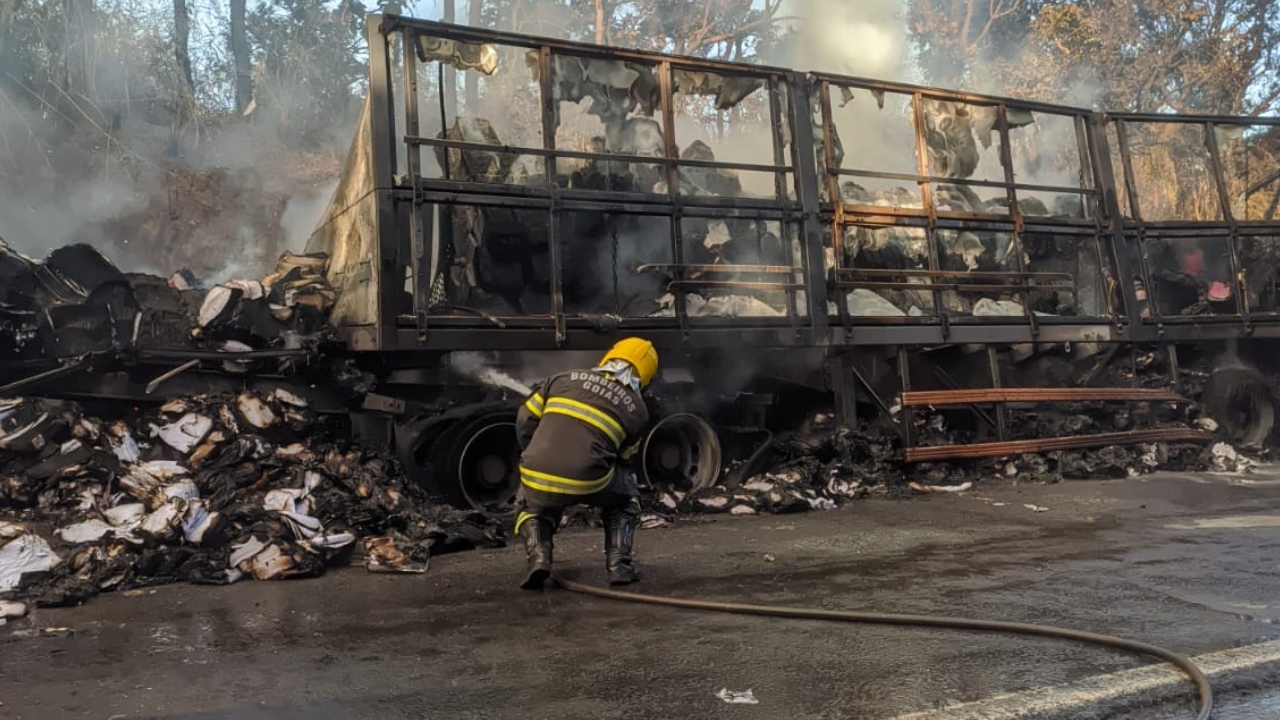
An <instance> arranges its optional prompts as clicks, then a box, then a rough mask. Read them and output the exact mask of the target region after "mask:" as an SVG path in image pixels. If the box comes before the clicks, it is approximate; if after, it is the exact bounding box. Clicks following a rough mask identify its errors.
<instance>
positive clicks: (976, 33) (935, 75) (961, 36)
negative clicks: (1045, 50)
mask: <svg viewBox="0 0 1280 720" xmlns="http://www.w3.org/2000/svg"><path fill="white" fill-rule="evenodd" d="M1030 12H1031V7H1030V5H1029V4H1028V3H1027V2H1024V0H912V1H911V3H910V7H909V10H908V13H907V27H908V29H909V31H910V33H911V35H912V36H913V37H914V39H915V41H916V44H917V47H918V49H919V61H920V65H921V70H922V71H923V72H924V74H925V76H926V77H927V78H928V80H929V81H930V82H932V83H934V84H936V85H941V86H945V87H960V86H962V85H964V84H966V81H968V80H969V79H970V75H971V73H972V72H974V70H975V69H977V66H979V65H982V64H984V62H985V61H986V60H987V58H988V57H989V56H990V55H991V54H992V53H993V52H995V53H998V52H1000V51H1001V49H1002V48H1004V47H1008V46H1009V45H1011V44H1015V43H1018V42H1020V41H1021V38H1022V37H1023V35H1024V32H1025V31H1024V30H1023V28H1025V27H1026V23H1027V19H1028V16H1029V14H1030Z"/></svg>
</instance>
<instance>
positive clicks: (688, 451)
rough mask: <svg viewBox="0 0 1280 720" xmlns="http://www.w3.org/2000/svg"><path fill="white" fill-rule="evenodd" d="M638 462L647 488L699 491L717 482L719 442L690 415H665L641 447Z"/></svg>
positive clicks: (706, 427) (704, 423)
mask: <svg viewBox="0 0 1280 720" xmlns="http://www.w3.org/2000/svg"><path fill="white" fill-rule="evenodd" d="M640 458H641V461H640V466H641V469H642V471H643V472H644V479H645V480H646V481H647V482H648V483H649V484H650V485H667V486H670V487H674V488H677V489H680V490H699V489H701V488H705V487H711V486H712V485H715V484H716V483H717V482H718V481H719V480H720V470H721V462H722V460H721V452H720V438H719V436H717V435H716V431H715V429H714V428H712V427H711V425H710V424H709V423H708V422H707V421H706V420H703V419H702V418H700V417H698V416H697V415H694V414H692V413H676V414H674V415H668V416H666V417H664V418H663V419H662V420H660V421H659V422H658V423H657V424H656V425H654V426H653V429H652V430H650V431H649V435H648V437H646V438H645V440H644V444H643V445H641V447H640Z"/></svg>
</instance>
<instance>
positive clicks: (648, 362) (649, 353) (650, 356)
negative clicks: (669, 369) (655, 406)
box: [600, 337, 658, 387]
mask: <svg viewBox="0 0 1280 720" xmlns="http://www.w3.org/2000/svg"><path fill="white" fill-rule="evenodd" d="M610 360H626V361H627V362H629V363H631V365H632V367H634V368H635V369H636V374H637V375H639V376H640V387H645V386H647V385H648V384H649V383H650V382H651V381H652V380H653V376H654V375H657V374H658V351H657V350H655V349H654V347H653V343H651V342H649V341H648V340H645V339H643V338H638V337H629V338H623V339H621V340H619V341H618V342H617V343H615V344H614V346H613V347H612V348H609V352H607V353H605V354H604V357H603V358H601V360H600V364H601V365H603V364H605V363H607V362H609V361H610Z"/></svg>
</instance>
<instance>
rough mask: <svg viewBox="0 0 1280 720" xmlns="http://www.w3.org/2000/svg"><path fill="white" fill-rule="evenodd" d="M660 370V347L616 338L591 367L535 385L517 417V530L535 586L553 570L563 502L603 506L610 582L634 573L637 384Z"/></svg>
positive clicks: (641, 410) (644, 420)
mask: <svg viewBox="0 0 1280 720" xmlns="http://www.w3.org/2000/svg"><path fill="white" fill-rule="evenodd" d="M657 372H658V352H657V350H655V349H654V347H653V343H651V342H649V341H648V340H644V339H641V338H635V337H632V338H626V339H623V340H620V341H619V342H618V343H617V344H616V345H614V346H613V348H612V349H610V350H609V352H607V353H605V354H604V357H603V358H602V359H601V360H600V364H599V365H598V366H597V367H594V368H591V369H590V370H574V371H570V372H564V373H560V374H559V375H553V376H551V377H550V378H548V379H547V380H546V381H545V382H543V383H542V384H540V385H537V386H535V387H534V388H533V393H532V394H531V395H530V396H529V398H528V399H527V400H526V401H525V403H524V405H522V406H521V407H520V411H519V413H518V414H517V416H516V436H517V439H518V440H519V442H520V450H521V456H520V492H519V495H518V498H517V507H518V514H517V515H516V526H515V532H516V534H517V535H519V536H520V537H521V538H523V539H524V546H525V555H526V559H527V561H528V564H529V567H528V575H527V576H526V577H525V580H524V583H522V584H521V587H523V588H525V589H527V590H536V589H538V588H541V587H542V585H543V583H544V582H546V580H547V578H548V577H550V575H551V549H552V542H551V537H552V535H554V534H555V531H556V528H557V527H559V525H560V518H561V516H562V515H563V513H564V510H565V508H567V507H569V506H570V505H577V504H584V505H591V506H594V507H599V508H602V509H603V520H604V552H605V567H606V568H607V569H608V572H609V584H610V585H627V584H629V583H633V582H636V581H638V580H639V579H640V574H639V573H638V572H637V571H636V568H635V566H634V565H633V564H632V561H631V545H632V539H633V538H634V536H635V531H636V523H637V521H638V520H639V518H640V498H639V493H638V491H637V487H636V475H635V472H634V470H632V469H631V468H630V467H629V466H630V464H631V463H630V461H631V460H632V458H634V457H635V455H636V453H637V452H638V451H639V449H640V441H641V435H640V433H641V431H642V430H643V429H644V428H645V426H646V425H647V424H648V422H649V411H648V409H647V408H646V407H645V404H644V398H643V397H642V396H641V394H640V393H641V390H643V389H644V388H645V387H647V386H648V385H649V383H650V382H651V381H652V380H653V377H654V375H656V374H657Z"/></svg>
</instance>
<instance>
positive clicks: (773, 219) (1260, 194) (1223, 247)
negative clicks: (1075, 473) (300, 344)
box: [307, 15, 1280, 507]
mask: <svg viewBox="0 0 1280 720" xmlns="http://www.w3.org/2000/svg"><path fill="white" fill-rule="evenodd" d="M368 47H369V88H368V96H367V99H366V104H365V107H364V109H363V112H362V115H361V118H360V121H359V126H358V128H357V131H356V136H355V139H354V142H353V144H352V146H351V150H350V153H349V155H348V158H347V161H346V166H345V168H344V171H343V176H342V178H341V181H340V184H339V187H338V189H337V191H336V192H335V195H334V198H333V200H332V202H331V204H330V207H329V209H328V211H327V212H326V215H325V217H324V219H323V220H322V222H321V223H320V224H319V225H318V227H317V229H316V230H315V232H314V234H313V235H312V237H311V239H310V241H309V245H308V248H307V250H308V252H309V253H326V254H327V255H328V260H329V264H328V269H327V273H328V279H329V282H330V284H331V285H332V286H333V287H334V288H335V289H336V290H337V293H338V294H337V300H336V305H335V306H334V308H333V310H332V313H331V317H330V321H331V323H332V324H333V325H334V326H335V327H336V328H337V330H338V332H339V334H340V336H341V339H342V341H343V342H344V344H345V352H348V353H349V354H350V356H351V357H353V358H355V359H356V361H357V362H358V363H359V364H360V366H361V367H362V368H363V369H364V370H365V371H367V372H369V373H371V374H372V375H374V376H375V377H376V378H377V386H376V388H375V389H374V390H373V392H370V393H368V394H367V395H365V396H364V397H363V400H362V401H361V406H360V408H359V409H358V410H356V411H355V412H353V413H351V416H352V417H353V418H354V422H355V426H356V430H357V432H358V433H359V434H362V435H365V436H369V437H374V438H378V439H380V440H381V441H383V442H387V443H390V444H393V445H394V446H395V447H396V448H397V451H398V453H399V456H400V457H401V459H402V460H403V461H404V462H405V464H406V465H407V466H408V469H409V470H410V471H411V472H413V473H417V474H418V475H419V476H421V477H423V478H424V479H425V480H426V481H427V482H429V483H430V484H432V485H433V486H435V488H436V489H437V490H440V491H442V492H446V493H449V494H451V495H452V496H453V497H454V499H455V500H457V501H458V502H460V503H463V504H470V505H473V506H477V507H488V506H492V504H493V503H500V502H501V501H502V500H505V499H506V498H507V497H509V495H510V493H511V492H512V490H513V487H514V478H515V477H516V476H517V474H516V467H515V462H516V450H515V448H514V442H513V433H512V430H511V428H512V425H511V423H512V420H513V413H514V407H515V406H516V405H517V404H518V402H519V401H520V399H521V398H519V397H506V398H500V399H497V400H494V398H493V391H492V390H491V389H485V388H482V383H480V382H476V381H474V380H466V379H464V378H467V377H471V378H474V377H475V373H470V374H467V373H465V372H464V373H460V372H459V371H460V370H465V369H466V368H465V367H463V366H464V365H466V364H467V363H469V362H473V359H471V360H460V359H459V358H460V355H461V352H462V351H467V352H468V353H478V354H479V355H480V357H481V358H482V359H483V361H484V364H485V366H486V367H506V368H508V369H519V370H522V371H525V372H526V374H529V375H531V376H532V375H537V374H539V372H543V371H546V370H551V369H553V368H563V367H565V366H566V365H567V364H568V363H570V362H577V360H572V361H571V360H569V359H567V358H566V357H565V356H564V353H566V352H581V353H583V356H582V357H583V358H584V361H589V360H594V359H595V358H596V357H597V353H598V352H599V351H600V350H602V349H604V348H606V347H608V346H609V345H611V344H612V343H613V342H614V341H616V340H617V339H618V338H620V337H622V336H624V335H642V336H644V337H646V338H648V339H650V340H652V341H653V342H654V343H655V344H656V345H657V347H658V349H659V352H660V355H661V358H662V361H663V370H662V373H663V377H664V379H665V380H666V381H667V382H665V383H663V384H664V385H665V386H666V387H667V388H673V389H672V390H670V391H669V394H668V395H667V396H664V397H662V398H659V399H658V401H659V404H660V405H661V411H660V412H658V413H655V427H654V430H653V432H652V434H651V435H650V437H649V442H648V444H647V446H646V448H645V450H644V469H645V472H646V474H647V475H649V478H650V480H655V481H656V480H662V479H667V480H679V481H681V482H685V483H690V484H693V485H695V486H701V485H709V484H713V483H715V482H718V480H719V477H720V475H721V473H722V466H723V464H724V463H722V457H721V454H722V447H721V441H722V440H723V439H724V438H725V436H726V432H725V431H727V430H732V429H734V428H745V427H755V428H759V427H766V426H771V425H772V424H773V423H774V422H779V421H782V422H790V423H792V424H793V425H794V424H796V423H797V422H798V417H799V416H804V415H808V416H811V415H812V409H813V403H812V402H806V407H805V408H804V409H803V410H801V411H800V412H799V413H796V412H793V408H789V407H788V402H784V401H785V400H791V399H794V398H795V397H797V392H808V393H811V394H809V395H806V396H804V397H806V398H818V399H819V400H821V399H823V398H825V399H826V400H827V401H830V407H831V409H832V410H833V412H834V413H835V415H836V416H837V417H838V418H839V419H840V420H841V421H842V422H843V423H845V424H847V425H849V426H851V427H855V428H859V427H867V426H868V425H869V424H874V423H880V424H881V426H882V427H890V428H892V429H893V431H894V432H898V433H900V434H901V440H902V444H903V447H904V459H905V460H906V461H907V462H924V461H933V460H942V459H948V458H960V457H984V456H986V457H994V456H1007V455H1015V454H1018V453H1022V452H1034V451H1044V450H1062V449H1070V448H1083V447H1096V446H1104V445H1111V444H1122V443H1134V442H1156V441H1171V440H1194V439H1202V438H1207V437H1209V436H1210V433H1208V432H1206V431H1204V430H1201V429H1194V428H1191V427H1188V425H1187V424H1180V425H1179V426H1178V427H1149V428H1146V429H1133V427H1132V426H1129V427H1127V428H1126V429H1124V430H1122V431H1121V430H1116V429H1115V428H1111V429H1110V431H1108V432H1102V433H1097V432H1095V433H1091V434H1084V435H1080V434H1076V435H1072V434H1066V435H1062V436H1058V437H1045V436H1044V435H1043V433H1039V434H1036V435H1035V436H1033V437H1025V438H1021V439H1018V438H1013V437H1012V435H1013V434H1015V433H1014V429H1013V428H1011V427H1010V422H1009V417H1008V416H1009V413H1012V412H1015V411H1016V410H1015V409H1016V408H1018V407H1026V404H1027V403H1031V404H1044V403H1082V402H1099V403H1127V404H1139V405H1142V406H1144V407H1149V408H1150V407H1155V408H1157V410H1158V412H1157V413H1156V414H1157V415H1158V414H1159V412H1165V413H1175V414H1176V413H1177V412H1178V407H1179V406H1180V405H1185V402H1186V399H1187V398H1186V397H1184V395H1185V394H1187V377H1188V375H1187V373H1188V369H1189V368H1190V367H1191V366H1192V365H1193V364H1194V363H1201V364H1200V365H1198V366H1197V367H1206V365H1205V364H1203V363H1205V362H1207V367H1208V368H1209V371H1203V372H1202V371H1196V373H1199V374H1195V373H1193V377H1198V378H1199V379H1200V380H1201V381H1203V382H1207V383H1208V389H1207V390H1206V391H1205V397H1206V398H1208V399H1209V400H1210V402H1209V403H1208V409H1209V411H1210V412H1211V414H1213V415H1214V416H1215V417H1217V419H1218V420H1219V424H1220V425H1221V426H1223V431H1225V432H1229V433H1230V434H1231V435H1232V436H1233V437H1234V439H1236V440H1243V441H1246V442H1255V443H1256V442H1262V441H1265V440H1266V439H1267V437H1268V436H1269V435H1270V433H1271V429H1272V418H1273V416H1274V410H1273V402H1272V400H1271V390H1270V388H1271V383H1270V382H1269V381H1268V380H1267V378H1266V377H1265V376H1264V375H1263V373H1261V372H1259V371H1258V370H1256V369H1254V368H1253V366H1251V365H1249V363H1248V357H1249V355H1250V354H1251V353H1256V352H1257V351H1258V349H1259V348H1261V347H1264V346H1265V345H1266V343H1267V341H1269V340H1273V339H1275V338H1280V305H1278V304H1277V293H1276V283H1275V275H1276V269H1277V267H1278V265H1280V263H1278V262H1277V258H1280V221H1277V220H1276V218H1275V216H1276V209H1277V205H1278V204H1280V119H1275V118H1265V119H1264V118H1243V117H1191V116H1180V115H1163V114H1160V115H1136V114H1107V113H1102V112H1095V111H1091V110H1086V109H1080V108H1072V107H1065V106H1058V105H1049V104H1042V103H1034V102H1026V101H1021V100H1014V99H1008V98H1000V97H990V96H983V95H975V94H968V93H959V92H950V91H945V90H939V89H935V88H925V87H917V86H912V85H907V84H901V83H893V82H882V81H876V80H868V79H862V78H854V77H845V76H839V75H832V74H826V73H812V72H801V71H796V70H790V69H783V68H776V67H766V66H759V65H752V64H744V63H729V62H716V61H708V60H702V59H696V58H686V57H672V56H667V55H660V54H655V53H645V52H637V51H629V50H620V49H616V48H606V47H599V46H592V45H586V44H576V43H570V42H559V41H552V40H547V39H543V38H537V37H530V36H523V35H517V34H511V33H502V32H493V31H488V30H482V29H476V28H468V27H460V26H453V25H446V24H441V23H436V22H429V21H422V20H414V19H409V18H404V17H397V16H391V15H374V16H371V17H370V18H369V20H368ZM459 78H461V79H462V80H464V81H465V82H464V87H463V88H459V86H458V85H459V83H458V79H459ZM460 90H461V91H462V92H461V93H460V92H459V91H460ZM459 94H462V95H463V97H462V98H459V97H458V96H459ZM850 123H852V124H850ZM842 129H843V130H844V135H845V137H844V139H843V141H842V139H841V130H842ZM851 130H852V131H853V132H856V135H852V136H851V135H850V131H851ZM851 139H852V141H853V142H852V143H850V140H851ZM712 146H716V148H715V149H713V147H712ZM717 153H718V154H720V155H721V156H726V155H732V156H733V157H731V158H729V159H725V157H721V158H717V157H716V155H717ZM979 193H983V194H984V195H983V196H981V197H980V195H979ZM1224 341H1226V342H1224ZM543 354H545V356H546V357H545V358H543V357H542V356H543ZM1152 358H1156V359H1155V360H1154V361H1153V360H1152ZM544 359H545V360H546V362H545V363H544V362H543V360H544ZM1046 359H1052V360H1053V361H1054V362H1056V363H1058V365H1057V366H1061V367H1065V368H1066V369H1065V370H1062V371H1061V372H1057V371H1051V370H1046V367H1047V366H1046V365H1045V362H1044V361H1045V360H1046ZM1126 359H1127V360H1126ZM1116 365H1119V366H1120V368H1121V372H1120V373H1119V375H1118V377H1120V378H1121V379H1122V381H1121V382H1115V381H1114V378H1115V377H1117V376H1116V375H1114V374H1113V375H1111V376H1110V377H1111V378H1112V380H1111V381H1110V382H1105V383H1104V381H1103V378H1104V377H1108V375H1107V373H1106V372H1104V371H1103V369H1104V368H1108V367H1113V366H1116ZM1057 366H1052V367H1057ZM1149 367H1159V368H1160V369H1161V372H1162V373H1163V376H1162V377H1163V379H1159V378H1157V379H1156V380H1155V381H1154V382H1153V381H1151V379H1150V377H1140V375H1141V373H1140V372H1139V370H1141V369H1142V368H1149ZM535 370H536V371H538V372H535ZM467 388H471V391H473V394H472V395H470V396H468V395H467V392H468V390H467ZM445 397H453V398H454V399H451V400H449V401H447V402H442V400H441V398H445ZM948 407H950V408H959V409H958V410H948V411H946V412H949V413H952V416H954V417H956V418H968V419H969V420H970V421H972V423H973V429H974V432H973V433H971V434H970V435H969V438H968V439H969V440H970V441H969V442H965V443H964V444H958V443H956V442H954V441H946V440H945V439H944V440H943V441H942V442H939V441H938V440H937V438H936V437H933V438H931V437H929V436H928V423H923V424H922V423H919V422H916V421H915V420H914V419H913V414H912V409H913V408H916V409H925V408H928V409H932V410H930V412H935V411H937V409H939V408H948ZM1150 417H1154V415H1153V416H1150ZM957 422H964V421H963V420H957ZM1154 424H1156V425H1159V424H1160V423H1154ZM1022 434H1026V433H1022Z"/></svg>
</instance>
